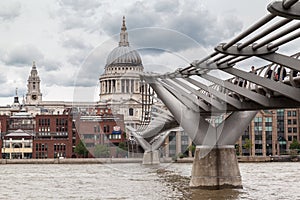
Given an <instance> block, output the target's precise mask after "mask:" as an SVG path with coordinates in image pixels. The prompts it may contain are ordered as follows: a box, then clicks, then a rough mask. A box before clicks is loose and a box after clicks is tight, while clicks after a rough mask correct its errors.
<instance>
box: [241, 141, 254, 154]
mask: <svg viewBox="0 0 300 200" xmlns="http://www.w3.org/2000/svg"><path fill="white" fill-rule="evenodd" d="M243 147H244V148H245V149H248V151H249V154H250V156H251V148H252V142H251V140H249V138H246V139H245V144H244V145H243Z"/></svg>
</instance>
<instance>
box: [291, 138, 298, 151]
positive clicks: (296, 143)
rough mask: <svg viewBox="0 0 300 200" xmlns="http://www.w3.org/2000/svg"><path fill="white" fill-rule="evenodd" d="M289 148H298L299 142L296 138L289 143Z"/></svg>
mask: <svg viewBox="0 0 300 200" xmlns="http://www.w3.org/2000/svg"><path fill="white" fill-rule="evenodd" d="M290 149H300V144H299V142H298V141H297V140H293V142H292V143H291V145H290Z"/></svg>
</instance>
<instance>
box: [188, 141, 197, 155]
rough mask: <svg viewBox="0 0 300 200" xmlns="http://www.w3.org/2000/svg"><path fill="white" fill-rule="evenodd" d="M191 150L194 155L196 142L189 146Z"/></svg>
mask: <svg viewBox="0 0 300 200" xmlns="http://www.w3.org/2000/svg"><path fill="white" fill-rule="evenodd" d="M188 149H189V151H190V152H192V156H194V154H195V150H196V146H195V145H194V144H191V145H190V146H189V147H188Z"/></svg>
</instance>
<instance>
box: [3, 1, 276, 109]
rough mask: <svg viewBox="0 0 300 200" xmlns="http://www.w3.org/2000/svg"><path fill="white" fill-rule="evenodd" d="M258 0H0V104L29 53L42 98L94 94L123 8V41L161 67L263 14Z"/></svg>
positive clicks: (26, 68) (23, 85)
mask: <svg viewBox="0 0 300 200" xmlns="http://www.w3.org/2000/svg"><path fill="white" fill-rule="evenodd" d="M269 2H271V1H262V0H246V1H239V0H227V1H220V0H190V1H181V0H159V1H134V0H132V1H131V0H130V1H123V0H115V1H105V0H104V1H103V0H102V1H100V0H88V1H85V0H43V1H38V0H26V1H21V0H20V1H17V0H1V1H0V36H1V39H0V72H1V73H0V87H1V90H0V105H6V104H11V103H12V101H13V98H12V97H13V96H14V93H15V88H18V95H19V96H20V97H22V96H23V95H26V92H27V78H28V76H29V72H30V69H31V66H32V61H36V65H37V68H38V73H39V75H40V78H41V89H42V93H43V100H66V101H71V100H72V99H73V98H74V94H73V93H74V92H73V91H74V88H75V87H76V88H80V91H86V92H87V93H86V94H85V93H84V92H83V94H82V99H79V100H90V101H97V100H98V90H99V88H98V86H99V83H98V78H99V75H101V74H102V73H103V70H104V66H105V63H106V57H107V56H108V54H109V52H110V51H111V50H112V49H113V48H115V47H116V46H117V45H118V39H119V38H118V37H119V35H118V34H119V32H120V27H121V23H122V17H123V16H126V25H127V29H128V32H129V42H130V45H131V46H132V47H134V48H136V49H138V50H139V52H140V54H141V56H142V59H143V64H144V67H145V71H154V72H167V71H174V70H175V69H176V68H178V67H185V66H187V65H188V63H190V62H192V61H193V60H195V59H201V58H203V57H205V56H206V55H207V54H209V53H211V52H212V50H213V47H215V46H216V45H217V44H219V43H221V42H226V41H229V40H230V38H232V37H233V36H235V35H237V34H238V33H240V32H241V31H242V30H245V29H246V28H247V27H248V26H249V25H251V24H252V23H254V22H256V21H257V20H258V19H260V18H262V17H263V16H265V15H266V14H267V10H266V7H267V5H268V3H269Z"/></svg>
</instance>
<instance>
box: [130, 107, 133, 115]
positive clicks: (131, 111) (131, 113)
mask: <svg viewBox="0 0 300 200" xmlns="http://www.w3.org/2000/svg"><path fill="white" fill-rule="evenodd" d="M129 116H133V108H129Z"/></svg>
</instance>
